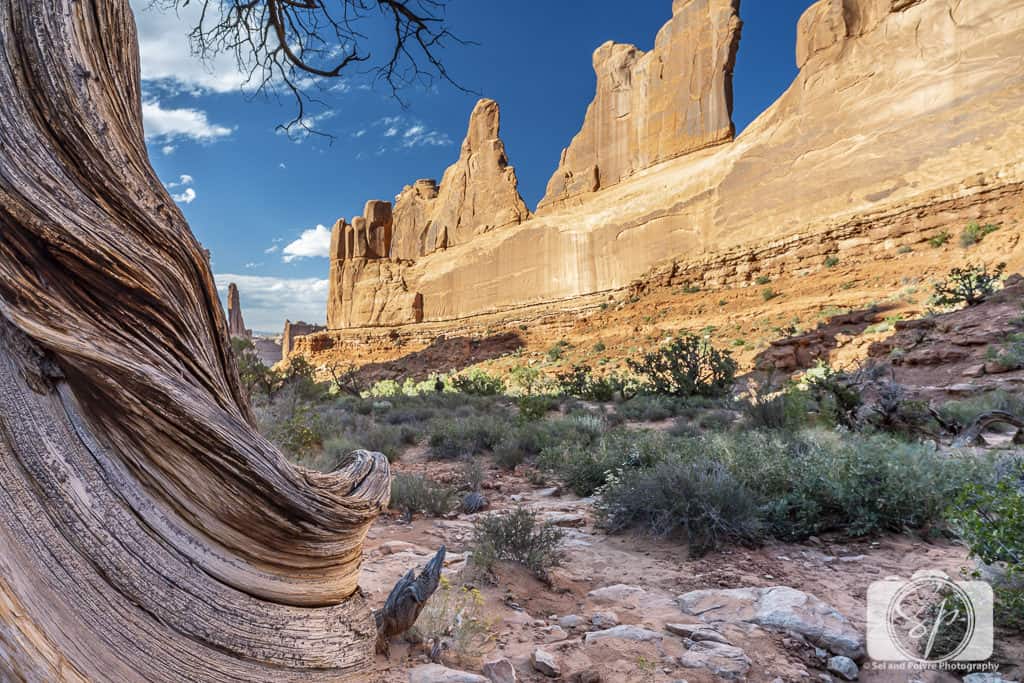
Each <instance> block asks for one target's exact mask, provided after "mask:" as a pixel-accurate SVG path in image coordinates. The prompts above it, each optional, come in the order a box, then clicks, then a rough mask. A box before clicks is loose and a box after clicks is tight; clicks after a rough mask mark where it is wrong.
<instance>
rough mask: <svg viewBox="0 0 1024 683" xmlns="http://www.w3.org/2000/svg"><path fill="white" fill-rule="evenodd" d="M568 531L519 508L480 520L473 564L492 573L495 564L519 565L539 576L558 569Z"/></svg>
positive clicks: (475, 530)
mask: <svg viewBox="0 0 1024 683" xmlns="http://www.w3.org/2000/svg"><path fill="white" fill-rule="evenodd" d="M564 537H565V531H563V530H562V529H560V528H558V527H556V526H555V525H553V524H549V523H544V522H541V520H540V518H539V517H538V516H537V513H535V512H532V511H530V510H528V509H526V508H524V507H517V508H514V509H512V510H508V511H505V512H502V513H497V514H493V515H488V516H486V517H483V518H481V519H478V520H477V521H476V523H474V525H473V538H472V541H471V543H470V552H471V554H472V562H473V564H474V565H475V566H477V567H479V568H481V569H483V570H485V571H486V570H490V569H491V567H493V566H494V563H495V562H498V561H501V560H507V561H510V562H517V563H519V564H521V565H523V566H524V567H526V568H527V569H529V570H530V571H532V572H534V573H535V574H537V575H539V576H543V575H544V574H545V573H546V572H547V570H549V569H551V568H552V567H556V566H558V564H559V562H560V561H561V552H560V550H559V545H560V544H561V542H562V539H563V538H564Z"/></svg>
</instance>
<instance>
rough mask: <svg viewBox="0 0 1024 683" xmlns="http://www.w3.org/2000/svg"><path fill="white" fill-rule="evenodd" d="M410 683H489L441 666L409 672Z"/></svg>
mask: <svg viewBox="0 0 1024 683" xmlns="http://www.w3.org/2000/svg"><path fill="white" fill-rule="evenodd" d="M409 683H488V679H486V678H484V677H483V676H480V675H478V674H471V673H469V672H468V671H459V670H458V669H449V668H448V667H446V666H441V665H440V664H423V665H421V666H417V667H415V668H413V669H410V670H409Z"/></svg>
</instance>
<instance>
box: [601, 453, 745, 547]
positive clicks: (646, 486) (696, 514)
mask: <svg viewBox="0 0 1024 683" xmlns="http://www.w3.org/2000/svg"><path fill="white" fill-rule="evenodd" d="M598 496H599V501H598V503H597V505H596V506H595V508H596V510H597V512H598V515H599V518H600V519H601V522H602V524H603V525H604V526H605V527H607V528H608V529H609V530H610V531H612V532H616V531H622V530H624V529H633V528H639V529H643V530H645V531H648V532H650V533H654V534H658V535H662V536H665V535H670V534H676V533H683V534H685V536H686V538H687V542H688V543H689V550H690V554H691V555H692V556H694V557H699V556H701V555H703V554H705V553H706V552H708V551H709V550H713V549H715V548H717V547H718V546H719V545H721V544H722V543H724V542H733V543H742V544H747V545H754V544H756V543H757V542H758V541H759V540H760V538H761V537H762V530H761V522H760V520H759V517H758V509H757V505H756V504H755V503H754V502H753V497H752V496H750V495H749V494H747V493H746V492H745V491H744V490H743V486H742V485H741V484H740V483H739V482H738V481H737V480H736V479H735V478H734V477H733V476H732V475H731V474H730V473H729V472H728V470H726V468H725V467H724V466H723V465H722V464H721V463H718V462H713V461H711V462H697V461H688V460H682V459H679V458H671V459H668V460H664V461H662V462H659V463H657V464H655V465H654V466H653V467H650V468H643V469H620V470H616V471H615V472H613V473H611V474H610V475H609V477H608V482H607V483H606V484H605V485H604V486H603V487H602V488H601V489H600V490H599V492H598Z"/></svg>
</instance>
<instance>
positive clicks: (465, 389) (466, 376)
mask: <svg viewBox="0 0 1024 683" xmlns="http://www.w3.org/2000/svg"><path fill="white" fill-rule="evenodd" d="M452 386H453V387H455V390H456V391H460V392H462V393H464V394H472V395H474V396H496V395H498V394H504V393H505V380H503V379H502V378H501V377H496V376H494V375H489V374H487V373H486V372H484V371H483V370H470V371H468V372H464V373H463V374H461V375H456V376H455V377H453V378H452Z"/></svg>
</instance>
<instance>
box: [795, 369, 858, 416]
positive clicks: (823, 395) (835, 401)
mask: <svg viewBox="0 0 1024 683" xmlns="http://www.w3.org/2000/svg"><path fill="white" fill-rule="evenodd" d="M800 388H803V389H805V390H806V391H807V393H808V396H809V397H810V398H811V399H812V400H813V401H814V402H815V403H816V404H817V406H818V411H819V412H820V413H821V415H822V416H823V417H824V418H825V419H826V420H828V421H829V422H830V423H831V424H837V425H842V426H843V427H848V428H853V427H856V426H857V414H858V411H859V410H860V407H861V406H862V405H863V404H864V400H863V398H862V397H861V395H860V391H859V390H858V389H857V387H856V386H854V385H853V384H851V382H850V377H849V376H848V375H846V374H845V373H842V372H837V371H835V370H833V369H832V368H830V367H829V366H827V365H825V364H824V363H821V362H819V363H818V365H816V366H815V367H813V368H811V369H810V370H808V371H807V372H805V373H804V375H803V377H802V378H801V383H800Z"/></svg>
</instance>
